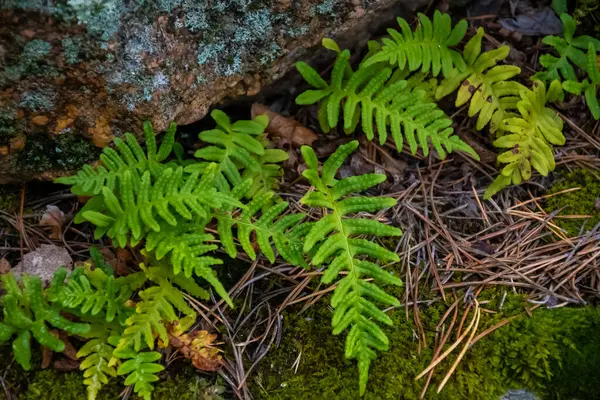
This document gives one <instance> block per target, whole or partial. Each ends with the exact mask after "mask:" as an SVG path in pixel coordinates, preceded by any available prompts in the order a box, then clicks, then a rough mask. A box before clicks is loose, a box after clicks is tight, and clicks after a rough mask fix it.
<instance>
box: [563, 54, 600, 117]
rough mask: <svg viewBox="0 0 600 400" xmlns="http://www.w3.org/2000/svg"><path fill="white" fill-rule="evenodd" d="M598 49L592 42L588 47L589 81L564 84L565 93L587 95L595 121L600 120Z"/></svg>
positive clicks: (587, 66) (587, 67)
mask: <svg viewBox="0 0 600 400" xmlns="http://www.w3.org/2000/svg"><path fill="white" fill-rule="evenodd" d="M596 57H597V56H596V47H595V45H594V43H592V42H590V43H589V45H588V53H587V63H586V68H585V70H586V72H587V74H588V79H586V80H584V81H583V82H581V83H580V82H576V81H571V80H568V81H566V82H563V85H562V86H563V88H564V89H565V91H567V92H569V93H573V94H577V95H579V94H581V93H584V94H585V102H586V104H587V106H588V108H589V109H590V111H591V112H592V115H593V116H594V119H600V103H599V102H598V94H597V92H598V87H600V70H599V69H598V60H597V58H596Z"/></svg>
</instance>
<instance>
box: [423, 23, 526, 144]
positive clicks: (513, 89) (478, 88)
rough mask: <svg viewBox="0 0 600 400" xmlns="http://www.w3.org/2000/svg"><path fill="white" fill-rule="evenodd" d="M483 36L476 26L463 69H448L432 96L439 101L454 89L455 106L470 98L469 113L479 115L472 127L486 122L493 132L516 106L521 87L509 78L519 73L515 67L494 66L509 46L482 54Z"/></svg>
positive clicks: (484, 124) (504, 56)
mask: <svg viewBox="0 0 600 400" xmlns="http://www.w3.org/2000/svg"><path fill="white" fill-rule="evenodd" d="M483 35H484V31H483V29H482V28H479V29H478V30H477V34H476V35H475V36H473V37H472V38H471V40H469V42H468V43H467V44H466V46H465V51H464V56H465V61H466V63H467V66H466V68H465V69H464V70H463V71H461V70H459V69H454V70H452V72H451V73H450V74H448V75H447V77H446V79H444V80H443V81H442V83H441V84H440V86H439V87H438V88H437V89H436V94H435V95H436V98H437V99H438V100H439V99H441V98H442V97H444V96H446V95H448V94H450V93H452V92H454V91H455V90H456V89H457V88H458V94H457V96H456V107H461V106H462V105H464V104H465V103H467V102H468V101H470V102H471V103H470V105H469V116H470V117H473V116H475V115H477V114H479V115H478V117H477V123H476V126H475V128H476V129H478V130H481V129H483V128H484V127H485V126H486V125H488V124H490V130H491V131H492V132H494V131H496V130H497V129H498V126H499V125H500V123H501V122H502V120H503V119H504V116H505V115H506V113H507V112H509V111H510V110H514V109H515V108H516V105H517V102H518V101H519V91H520V90H522V89H523V88H524V86H523V85H521V84H520V83H518V82H516V81H511V80H509V79H511V78H513V77H515V76H517V75H518V74H519V73H520V72H521V69H520V68H519V67H516V66H513V65H496V64H497V63H498V62H499V61H502V60H504V59H505V58H506V57H508V54H509V52H510V47H509V46H501V47H499V48H497V49H495V50H491V51H487V52H485V53H483V54H482V53H481V39H482V38H483ZM459 87H460V88H459Z"/></svg>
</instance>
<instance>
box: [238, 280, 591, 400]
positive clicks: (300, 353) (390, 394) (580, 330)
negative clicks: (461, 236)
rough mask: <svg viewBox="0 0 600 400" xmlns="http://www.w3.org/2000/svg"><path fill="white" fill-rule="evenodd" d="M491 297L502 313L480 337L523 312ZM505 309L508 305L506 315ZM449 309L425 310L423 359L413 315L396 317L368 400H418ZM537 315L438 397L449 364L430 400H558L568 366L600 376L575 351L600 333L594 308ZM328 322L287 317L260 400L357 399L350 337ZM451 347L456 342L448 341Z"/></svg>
mask: <svg viewBox="0 0 600 400" xmlns="http://www.w3.org/2000/svg"><path fill="white" fill-rule="evenodd" d="M486 297H489V300H490V303H487V304H485V306H484V307H485V308H487V309H491V310H496V311H498V312H497V313H496V314H487V313H486V314H484V315H483V316H482V322H481V326H480V328H479V331H480V332H481V331H484V330H485V329H486V328H488V327H491V326H493V325H494V324H496V323H498V322H499V321H501V320H503V319H504V318H506V317H508V316H511V315H516V314H519V313H520V312H522V311H523V307H524V305H525V302H524V300H523V298H522V297H520V296H515V295H510V294H509V295H508V296H507V297H506V299H505V300H504V302H503V303H502V300H501V299H502V297H503V296H502V295H501V293H500V292H498V291H491V292H488V293H487V294H485V295H484V296H482V297H480V300H483V299H484V298H486ZM500 303H502V305H503V307H502V309H501V310H499V306H500ZM446 309H447V306H446V305H444V304H442V303H435V304H433V305H432V306H430V307H427V308H426V309H424V310H422V312H421V320H422V323H423V326H424V329H425V334H426V337H427V341H428V347H427V348H424V349H421V351H420V352H419V348H418V344H417V341H416V340H415V329H414V324H413V322H412V312H409V319H408V320H407V319H406V315H405V313H404V310H396V311H392V312H391V313H390V316H391V317H392V319H393V320H394V323H395V326H394V327H390V328H387V329H386V334H387V335H388V336H389V338H390V346H391V348H390V350H389V351H388V352H387V353H382V354H381V355H380V356H379V357H378V358H377V360H375V362H374V363H373V364H372V366H371V371H370V375H369V383H368V387H367V393H366V394H365V397H364V398H365V399H398V398H402V399H418V398H419V396H420V393H421V390H422V389H423V384H424V379H422V380H419V381H415V379H414V378H415V376H416V375H418V373H420V372H421V371H422V370H423V369H424V368H425V367H426V366H427V365H428V364H429V362H430V360H431V358H432V349H431V348H432V345H433V343H434V339H435V327H436V324H437V323H438V322H439V320H440V319H441V317H442V315H443V314H444V312H445V311H446ZM533 314H534V317H533V318H527V317H519V318H517V319H515V320H513V321H512V322H511V323H510V324H509V325H507V326H505V327H502V328H500V329H498V330H497V331H496V332H494V333H493V334H491V335H488V336H487V337H485V338H484V339H482V340H481V341H479V342H478V343H477V344H475V345H474V346H473V347H472V348H471V349H470V350H469V351H468V352H467V354H466V356H465V358H464V359H463V360H462V362H461V363H460V364H459V368H458V369H457V371H456V372H455V374H454V376H453V377H452V378H451V379H450V381H449V382H448V384H447V385H446V387H445V388H444V390H443V391H442V393H441V394H440V395H437V394H436V393H435V392H436V384H438V383H439V382H440V380H441V379H442V378H443V376H444V372H445V371H447V370H448V369H449V367H450V365H451V363H452V362H453V361H454V358H453V357H449V359H447V360H446V361H445V362H443V363H442V365H441V367H439V369H437V370H436V373H435V375H434V378H433V380H432V385H431V386H430V388H429V391H428V395H427V398H431V399H438V398H439V399H457V400H458V399H474V400H476V399H486V400H487V399H497V398H499V396H500V395H502V394H503V393H504V392H505V391H506V389H509V388H520V387H527V388H529V389H531V390H535V391H537V392H538V393H540V394H541V395H544V396H545V397H548V398H552V397H553V396H554V394H553V393H550V390H549V389H546V388H547V387H548V388H561V387H566V385H565V384H563V383H562V382H560V379H564V378H563V375H564V374H563V373H562V372H560V371H566V370H567V368H568V366H567V362H568V364H569V365H570V364H572V363H580V364H583V365H585V366H583V365H582V366H580V367H579V368H581V369H583V368H586V369H587V370H589V372H588V375H591V374H596V375H600V374H599V372H600V370H599V367H598V365H597V364H593V363H591V362H588V358H587V356H586V354H585V353H584V352H583V351H584V350H585V351H589V350H590V349H588V348H587V347H581V350H580V353H575V352H574V351H573V350H572V349H573V347H574V346H576V345H579V344H578V343H575V342H574V341H573V338H577V334H579V335H580V336H582V337H587V336H588V335H596V332H597V329H598V327H599V326H600V313H599V312H598V311H597V310H596V309H593V308H581V309H572V308H570V309H559V310H538V311H535V312H534V313H533ZM330 318H331V311H330V310H329V308H328V307H326V306H325V305H324V304H322V305H321V306H313V307H312V308H311V309H309V310H308V312H306V313H304V314H302V315H297V314H294V313H293V312H291V311H290V312H287V313H285V314H284V329H285V330H284V333H283V337H282V342H281V343H282V345H281V347H280V348H277V349H273V350H271V352H270V353H269V354H268V355H267V357H266V358H265V359H263V361H262V362H261V364H260V365H259V370H258V371H257V373H256V375H255V376H254V377H253V378H252V379H251V381H250V385H251V388H252V393H253V394H254V396H255V397H256V398H259V399H323V398H326V399H328V400H333V399H340V400H341V399H355V398H358V389H357V373H356V366H355V365H354V364H353V363H351V362H348V361H346V360H345V359H344V357H343V347H344V344H343V343H344V338H343V337H334V336H332V335H331V331H330V322H329V321H330ZM576 333H577V334H576ZM453 340H455V338H451V340H450V341H453ZM577 348H579V347H577ZM576 354H577V355H576ZM298 359H299V364H298V370H297V373H294V368H295V364H294V363H295V362H296V361H297V360H298ZM591 359H592V360H593V359H594V357H591ZM561 363H562V366H563V369H562V370H561V369H560V365H561ZM557 371H559V372H557ZM570 375H574V374H570ZM574 378H575V376H570V377H569V378H567V379H571V380H573V379H574ZM569 385H571V386H575V385H577V383H574V382H571V383H570V384H569ZM589 386H590V387H591V388H593V387H594V385H589ZM595 386H597V385H595ZM594 390H595V389H594ZM584 391H585V389H584ZM590 393H595V392H589V391H585V392H584V393H582V396H581V397H580V398H596V397H590V395H589V394H590ZM586 396H587V397H586Z"/></svg>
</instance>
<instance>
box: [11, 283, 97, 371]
mask: <svg viewBox="0 0 600 400" xmlns="http://www.w3.org/2000/svg"><path fill="white" fill-rule="evenodd" d="M1 279H2V283H3V287H4V290H6V295H4V296H3V297H2V305H3V310H2V312H3V314H4V319H3V320H2V322H0V343H4V342H6V341H8V340H10V339H11V338H12V337H13V336H14V337H15V339H14V340H13V342H12V348H13V354H14V356H15V360H16V361H17V363H19V365H21V366H22V367H23V369H24V370H26V371H29V370H30V369H31V337H32V336H33V338H34V339H35V340H37V341H38V342H39V343H40V344H41V345H43V346H46V347H48V348H49V349H51V350H52V351H55V352H62V351H63V350H64V349H65V344H64V343H63V342H62V341H61V340H60V339H59V338H57V337H55V336H54V335H52V333H50V330H49V329H48V325H47V324H50V325H52V326H53V327H55V328H58V329H62V330H64V331H66V332H68V333H71V334H75V335H77V334H83V333H86V332H88V331H89V329H90V326H89V325H88V324H82V323H78V322H73V321H69V320H68V319H66V318H64V317H63V316H62V315H60V308H58V307H53V306H51V305H50V304H48V302H47V301H46V299H45V297H44V294H43V290H42V280H41V278H40V277H39V276H28V275H25V274H24V275H22V277H21V279H22V282H23V289H21V288H20V287H19V284H18V283H17V281H16V279H15V277H14V275H13V274H12V273H11V272H9V273H8V274H3V275H2V276H1Z"/></svg>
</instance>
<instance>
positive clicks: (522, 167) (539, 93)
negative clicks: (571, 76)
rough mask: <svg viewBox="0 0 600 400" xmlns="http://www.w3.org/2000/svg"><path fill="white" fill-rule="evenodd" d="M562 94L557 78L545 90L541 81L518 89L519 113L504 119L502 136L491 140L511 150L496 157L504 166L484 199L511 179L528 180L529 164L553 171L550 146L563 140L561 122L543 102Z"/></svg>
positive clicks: (513, 180) (514, 181) (498, 145)
mask: <svg viewBox="0 0 600 400" xmlns="http://www.w3.org/2000/svg"><path fill="white" fill-rule="evenodd" d="M561 93H562V89H561V85H560V82H559V81H553V82H552V84H551V85H550V87H549V89H548V91H547V92H546V86H545V85H544V83H543V82H541V81H534V82H533V90H529V89H523V90H521V100H520V101H519V103H518V104H517V108H518V109H519V112H520V114H521V115H520V116H515V117H510V118H506V119H505V120H504V121H503V122H502V124H501V125H500V130H501V131H502V133H503V136H501V137H499V138H498V139H497V140H496V141H495V142H494V146H496V147H500V148H509V149H511V150H509V151H506V152H504V153H502V154H500V155H499V156H498V162H501V163H505V164H507V165H505V166H504V167H503V168H502V171H501V173H500V175H498V177H497V178H496V179H495V180H494V182H492V184H491V185H490V186H489V187H488V188H487V190H486V191H485V193H484V198H486V199H489V198H490V197H491V196H493V195H494V194H495V193H497V192H498V191H499V190H501V189H502V188H504V187H506V186H508V185H510V184H511V182H512V183H513V184H515V185H518V184H520V183H521V181H523V180H527V179H529V178H530V177H531V168H532V167H533V168H534V169H535V170H536V171H538V172H539V173H540V174H542V175H543V176H546V175H548V172H550V171H552V170H554V167H555V161H554V154H553V152H552V145H563V144H564V143H565V137H564V136H563V134H562V128H563V121H562V119H560V117H559V116H558V115H557V114H556V112H555V111H553V110H552V109H550V108H548V107H546V106H545V105H546V102H549V101H550V102H551V101H556V100H557V99H558V98H559V97H560V96H561Z"/></svg>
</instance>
